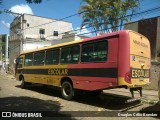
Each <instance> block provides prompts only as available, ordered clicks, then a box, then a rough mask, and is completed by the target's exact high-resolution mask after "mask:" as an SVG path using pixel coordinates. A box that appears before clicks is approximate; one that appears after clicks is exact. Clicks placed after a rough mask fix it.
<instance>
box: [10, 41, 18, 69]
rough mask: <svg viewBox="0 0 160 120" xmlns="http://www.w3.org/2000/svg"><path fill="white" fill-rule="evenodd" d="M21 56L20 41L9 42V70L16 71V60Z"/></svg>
mask: <svg viewBox="0 0 160 120" xmlns="http://www.w3.org/2000/svg"><path fill="white" fill-rule="evenodd" d="M19 54H20V40H14V41H9V70H11V71H13V70H14V59H15V58H16V57H17V55H19Z"/></svg>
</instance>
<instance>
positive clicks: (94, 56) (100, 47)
mask: <svg viewBox="0 0 160 120" xmlns="http://www.w3.org/2000/svg"><path fill="white" fill-rule="evenodd" d="M107 52H108V42H107V41H106V40H105V41H100V42H93V43H87V44H84V45H82V55H81V62H104V61H106V60H107Z"/></svg>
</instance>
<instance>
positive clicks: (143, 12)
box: [46, 7, 160, 38]
mask: <svg viewBox="0 0 160 120" xmlns="http://www.w3.org/2000/svg"><path fill="white" fill-rule="evenodd" d="M155 10H160V7H156V8H152V9H148V10H145V11H142V12H138V13H134V14H129V15H126V16H123V17H120V18H117V20H119V19H122V18H127V17H132V16H138V15H141V14H145V13H147V12H152V11H155ZM100 24H105V22H104V23H100ZM91 27H92V26H88V27H85V28H79V29H76V30H71V31H67V32H68V33H70V32H76V31H79V30H83V29H87V28H91ZM65 33H66V32H64V33H60V34H58V35H62V34H65ZM50 36H52V35H49V36H47V37H50ZM47 37H46V38H47Z"/></svg>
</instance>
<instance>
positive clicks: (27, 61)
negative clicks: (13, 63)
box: [24, 53, 33, 66]
mask: <svg viewBox="0 0 160 120" xmlns="http://www.w3.org/2000/svg"><path fill="white" fill-rule="evenodd" d="M32 62H33V54H32V53H31V54H26V55H25V62H24V65H25V66H32Z"/></svg>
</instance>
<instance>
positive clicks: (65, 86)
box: [61, 81, 74, 100]
mask: <svg viewBox="0 0 160 120" xmlns="http://www.w3.org/2000/svg"><path fill="white" fill-rule="evenodd" d="M61 94H62V97H63V98H64V99H65V100H71V99H72V98H73V95H74V89H73V87H72V84H71V83H70V82H68V81H65V82H63V83H62V87H61Z"/></svg>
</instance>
